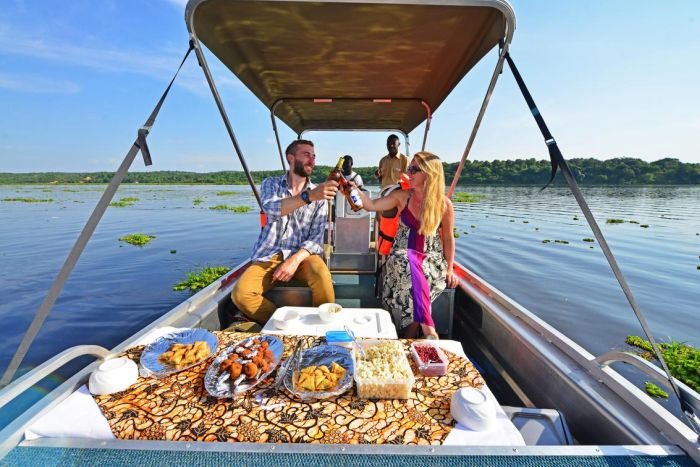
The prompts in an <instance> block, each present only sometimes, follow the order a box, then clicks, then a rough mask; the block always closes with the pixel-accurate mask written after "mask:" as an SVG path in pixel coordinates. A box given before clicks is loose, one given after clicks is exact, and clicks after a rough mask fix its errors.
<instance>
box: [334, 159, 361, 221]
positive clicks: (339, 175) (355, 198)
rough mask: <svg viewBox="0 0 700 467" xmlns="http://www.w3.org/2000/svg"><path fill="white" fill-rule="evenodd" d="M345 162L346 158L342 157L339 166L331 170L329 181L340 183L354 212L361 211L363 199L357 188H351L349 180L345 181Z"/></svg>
mask: <svg viewBox="0 0 700 467" xmlns="http://www.w3.org/2000/svg"><path fill="white" fill-rule="evenodd" d="M344 160H345V158H344V157H341V158H340V159H339V160H338V165H336V166H335V168H334V169H333V170H331V173H330V174H328V180H335V181H336V182H338V185H339V188H340V191H341V192H342V193H343V195H344V196H345V198H346V199H347V200H348V203H350V209H352V210H353V211H359V210H360V209H362V198H360V194H359V193H358V191H357V188H354V187H353V188H350V184H349V183H348V181H347V180H345V177H344V176H343V161H344Z"/></svg>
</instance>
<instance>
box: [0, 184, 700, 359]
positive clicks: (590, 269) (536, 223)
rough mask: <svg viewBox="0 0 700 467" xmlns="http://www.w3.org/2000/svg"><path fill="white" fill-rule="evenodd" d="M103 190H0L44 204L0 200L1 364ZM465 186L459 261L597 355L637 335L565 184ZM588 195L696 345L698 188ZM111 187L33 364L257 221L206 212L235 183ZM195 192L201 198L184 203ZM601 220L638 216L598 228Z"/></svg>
mask: <svg viewBox="0 0 700 467" xmlns="http://www.w3.org/2000/svg"><path fill="white" fill-rule="evenodd" d="M102 188H103V187H95V186H77V187H76V186H48V187H47V186H9V187H8V186H5V187H1V188H0V199H3V198H11V197H34V198H39V199H45V198H52V199H53V200H54V201H53V202H50V203H32V204H27V203H20V202H2V201H0V218H1V219H2V220H3V227H2V229H0V245H1V246H0V280H1V281H2V285H3V300H2V303H0V319H1V320H2V322H3V323H4V325H3V327H2V329H0V333H2V335H1V337H2V338H0V367H1V368H5V366H6V365H7V363H8V362H9V358H10V355H11V353H12V352H13V351H14V349H15V348H16V346H17V344H18V343H19V340H20V338H21V335H22V334H23V333H24V331H25V330H26V328H27V326H28V325H29V322H30V321H31V318H32V316H33V315H34V313H35V312H36V310H37V308H38V306H39V304H40V303H41V301H42V300H43V298H44V297H45V294H46V291H47V290H48V288H49V286H50V284H51V282H52V281H53V279H54V277H55V275H56V274H57V272H58V270H59V268H60V266H61V264H62V263H63V261H64V260H65V258H66V256H67V254H68V251H69V249H70V247H71V246H72V244H73V242H74V241H75V239H76V238H77V235H78V233H79V232H80V229H81V228H82V226H83V224H84V223H85V221H86V220H87V217H88V215H89V213H90V212H91V211H92V209H93V208H94V206H95V203H96V202H97V199H98V198H99V196H100V193H101V191H102ZM231 191H236V193H231ZM472 191H473V192H475V193H483V194H485V195H486V197H485V199H484V200H482V201H481V202H478V203H458V204H456V205H455V209H456V227H457V231H458V232H459V234H460V236H459V238H457V240H456V242H457V260H458V261H459V262H460V263H462V264H464V265H465V266H467V267H468V268H471V269H472V270H474V271H475V272H476V273H477V274H478V275H480V276H481V277H483V278H484V279H486V280H487V281H488V282H490V283H491V284H493V285H494V286H496V287H497V288H498V289H500V290H501V291H503V292H504V293H506V294H507V295H509V296H510V297H511V298H513V299H515V300H516V301H518V302H520V303H521V304H522V305H524V306H525V307H526V308H528V309H529V310H531V311H532V312H533V313H535V314H537V315H538V316H540V317H541V318H543V319H544V320H545V321H547V322H548V323H550V324H552V325H553V326H554V327H555V328H557V329H558V330H560V331H561V332H563V333H564V334H566V335H567V336H569V337H571V338H572V339H573V340H575V341H576V342H577V343H579V344H580V345H582V346H583V347H585V348H586V349H587V350H589V351H590V352H591V353H593V354H600V353H602V352H604V351H607V350H609V349H611V348H620V347H622V346H623V342H624V339H625V337H626V336H627V335H629V334H640V333H641V329H640V327H639V325H638V324H637V322H636V319H635V317H634V314H633V312H632V311H631V309H630V308H629V305H628V304H627V303H626V301H625V298H624V296H623V294H622V292H621V290H620V288H619V286H618V285H617V283H616V281H615V279H614V277H613V275H612V273H611V272H610V269H609V267H608V265H607V263H606V261H605V259H604V257H603V254H602V252H601V251H600V248H599V247H598V245H597V243H588V242H584V241H583V238H586V237H592V236H593V235H592V233H591V231H590V228H589V227H588V226H587V224H586V222H585V219H584V217H583V215H581V213H580V211H579V210H578V207H577V205H576V203H575V201H574V199H573V197H572V196H571V195H570V194H569V192H568V191H567V190H566V189H565V188H548V189H547V190H545V191H543V192H540V191H539V188H538V187H478V188H474V189H473V190H472ZM217 193H218V194H217ZM584 194H585V195H586V197H587V199H588V202H589V204H590V206H591V209H592V210H593V212H594V214H595V215H596V218H597V219H598V222H599V223H600V224H601V228H602V229H603V232H604V234H605V235H606V238H607V239H608V242H609V243H610V246H611V248H612V250H613V252H614V253H615V255H616V257H617V259H618V261H619V263H620V267H621V268H622V271H623V273H624V274H625V276H626V277H627V279H628V281H629V283H630V286H631V288H632V291H633V292H634V293H635V295H636V297H637V300H638V302H639V305H640V307H641V309H642V310H643V311H644V312H645V314H646V315H647V318H648V320H649V323H650V325H651V328H652V329H653V331H654V333H655V335H656V337H657V338H659V339H662V340H664V339H667V338H668V337H672V338H674V339H678V340H684V341H688V342H690V343H693V344H695V345H698V344H700V327H698V326H697V324H696V323H697V318H696V317H694V316H693V315H694V313H695V312H696V310H697V301H698V290H700V287H698V286H699V285H700V271H699V270H697V269H696V267H697V266H698V265H700V259H699V258H698V255H700V236H698V235H697V234H698V233H700V212H699V211H698V208H697V206H698V201H699V200H700V188H697V187H598V188H595V187H593V188H585V189H584ZM120 197H135V198H138V201H136V202H135V204H134V205H133V206H130V207H124V208H117V207H111V208H109V209H108V210H107V213H106V215H105V217H104V219H103V221H102V222H101V224H100V226H99V227H98V229H97V231H96V232H95V235H94V236H93V238H92V240H91V241H90V243H89V245H88V247H87V249H86V251H85V253H84V254H83V256H82V258H81V259H80V262H79V263H78V265H77V267H76V269H75V271H74V272H73V274H72V276H71V278H70V280H69V281H68V283H67V285H66V287H65V289H64V291H63V292H62V293H61V295H60V297H59V299H58V301H57V304H56V306H55V307H54V310H53V311H52V313H51V315H50V317H49V319H48V320H47V323H46V324H45V326H44V328H43V329H42V331H41V333H40V334H39V337H38V339H37V341H36V342H35V344H34V345H33V346H32V348H31V349H30V352H29V356H28V359H27V360H28V362H29V363H32V364H36V363H37V362H40V361H42V360H44V359H46V358H48V357H50V356H52V355H54V354H55V353H56V352H58V351H60V350H62V349H65V348H67V347H70V346H72V345H76V344H81V343H94V344H100V345H103V346H106V347H111V346H114V345H116V344H117V343H119V342H120V341H121V340H123V339H125V338H126V337H128V336H129V335H131V334H132V333H134V332H135V331H136V330H138V329H140V328H141V327H142V326H144V325H145V324H147V323H149V322H151V321H153V320H154V319H155V318H157V317H159V316H160V315H162V314H163V313H164V312H165V311H167V310H169V309H170V308H172V307H173V306H175V305H176V304H178V303H179V302H180V301H182V300H183V299H184V298H186V297H187V293H183V292H173V291H172V290H171V288H172V286H173V284H175V283H176V282H178V281H180V280H182V279H183V278H184V277H185V276H186V274H187V272H188V271H190V270H192V269H194V268H197V267H204V266H215V265H228V266H235V265H236V264H238V263H239V262H241V261H243V260H244V259H245V258H246V257H247V255H248V254H249V253H250V248H251V247H252V245H253V242H254V240H255V238H256V237H257V233H258V231H259V230H258V228H259V227H258V216H257V210H256V209H253V211H251V212H250V213H248V214H235V213H231V212H226V211H213V210H210V209H209V208H210V207H212V206H215V205H220V204H227V205H248V206H251V207H253V208H255V200H254V199H253V197H252V196H250V195H249V193H248V190H247V189H246V188H245V187H236V189H235V190H231V189H230V187H221V186H176V187H173V186H168V187H161V186H140V185H129V186H124V187H122V188H121V189H120V191H119V193H118V194H117V196H116V197H115V199H118V198H120ZM197 198H200V199H201V200H202V201H201V203H200V204H195V203H194V200H195V199H197ZM607 218H620V219H625V220H626V221H635V222H638V224H634V223H629V222H625V223H624V224H605V219H607ZM642 224H647V225H649V227H648V228H642V227H640V226H641V225H642ZM136 232H139V233H146V234H150V235H155V236H156V238H155V239H154V240H153V241H152V242H151V243H150V244H148V245H147V246H145V247H143V248H139V247H134V246H131V245H127V244H123V243H121V242H119V241H117V239H118V238H119V237H121V236H123V235H126V234H129V233H136ZM543 240H551V242H549V243H543V242H542V241H543ZM555 240H565V241H568V242H569V243H568V244H562V243H555ZM171 250H175V251H176V253H175V254H172V253H171Z"/></svg>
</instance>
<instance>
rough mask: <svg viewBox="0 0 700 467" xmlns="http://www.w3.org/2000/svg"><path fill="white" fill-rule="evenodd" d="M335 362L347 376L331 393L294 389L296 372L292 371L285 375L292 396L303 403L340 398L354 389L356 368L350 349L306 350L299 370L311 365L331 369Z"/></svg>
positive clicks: (317, 348) (322, 346) (314, 348)
mask: <svg viewBox="0 0 700 467" xmlns="http://www.w3.org/2000/svg"><path fill="white" fill-rule="evenodd" d="M333 362H335V363H337V364H338V365H340V366H342V367H343V368H345V376H344V377H343V379H341V380H340V381H339V382H338V385H337V386H336V387H334V388H333V389H331V390H329V391H302V390H300V389H296V388H295V387H294V383H293V378H294V372H295V370H292V369H290V371H287V373H286V374H285V375H284V386H285V388H287V391H289V392H290V393H291V394H293V395H294V396H295V397H296V398H298V399H301V400H302V401H308V400H314V399H328V398H331V397H338V396H340V395H341V394H342V393H344V392H345V391H347V390H348V389H349V388H350V387H352V377H353V374H354V373H355V366H354V365H353V363H352V354H351V353H350V351H349V350H348V349H345V348H343V347H340V346H337V345H319V346H317V347H312V348H310V349H308V350H304V351H303V352H302V353H301V362H300V363H299V366H298V368H297V370H301V369H302V368H306V367H307V366H309V365H314V366H320V365H326V366H327V367H329V368H330V366H331V365H332V364H333Z"/></svg>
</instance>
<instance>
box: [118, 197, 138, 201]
mask: <svg viewBox="0 0 700 467" xmlns="http://www.w3.org/2000/svg"><path fill="white" fill-rule="evenodd" d="M119 201H123V202H125V203H135V202H136V201H140V200H139V199H138V198H135V197H133V196H127V197H126V198H122V199H120V200H119Z"/></svg>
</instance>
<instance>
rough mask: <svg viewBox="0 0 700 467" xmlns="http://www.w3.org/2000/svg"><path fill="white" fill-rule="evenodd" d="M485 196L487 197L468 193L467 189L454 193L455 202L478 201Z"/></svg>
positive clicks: (453, 199)
mask: <svg viewBox="0 0 700 467" xmlns="http://www.w3.org/2000/svg"><path fill="white" fill-rule="evenodd" d="M484 198H486V195H481V194H473V193H467V192H466V191H458V192H456V193H452V202H453V203H478V202H479V201H481V200H482V199H484Z"/></svg>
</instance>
